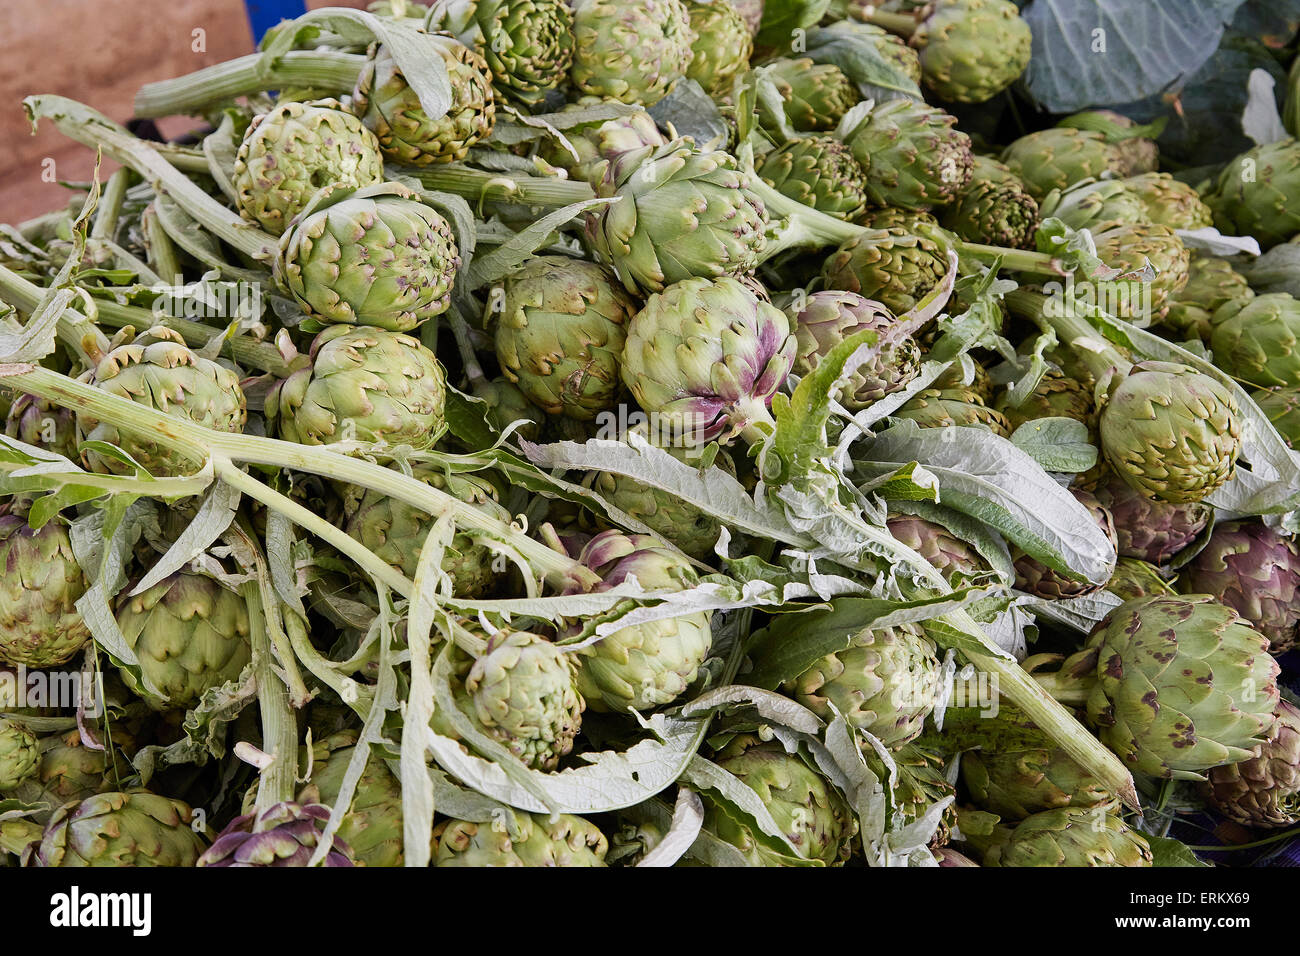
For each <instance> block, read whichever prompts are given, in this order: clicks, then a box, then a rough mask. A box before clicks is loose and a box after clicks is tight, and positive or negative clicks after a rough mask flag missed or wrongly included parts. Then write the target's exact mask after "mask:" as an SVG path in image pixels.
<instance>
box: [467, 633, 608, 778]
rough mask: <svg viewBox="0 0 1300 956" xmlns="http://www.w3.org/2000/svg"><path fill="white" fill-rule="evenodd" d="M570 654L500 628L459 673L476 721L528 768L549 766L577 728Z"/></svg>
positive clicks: (576, 699)
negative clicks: (461, 672) (485, 646)
mask: <svg viewBox="0 0 1300 956" xmlns="http://www.w3.org/2000/svg"><path fill="white" fill-rule="evenodd" d="M574 677H575V664H574V659H573V655H572V654H571V653H569V652H568V651H566V650H564V649H563V648H561V647H557V646H556V645H554V644H552V643H551V642H550V641H547V640H545V639H543V638H540V637H538V636H537V635H536V634H529V633H528V632H527V631H512V630H503V631H499V632H497V633H496V634H493V635H492V636H491V637H490V638H488V642H487V650H486V651H485V652H484V653H483V654H482V655H480V656H479V657H478V658H477V659H475V660H474V661H473V662H472V664H470V665H469V667H468V670H467V672H466V673H465V674H464V685H465V692H466V693H467V694H468V696H469V701H470V705H471V706H472V708H473V711H474V714H475V716H476V717H477V718H478V720H479V723H481V724H482V725H483V727H484V728H486V729H487V731H488V733H490V734H491V735H492V736H494V737H496V738H497V739H499V740H500V741H501V742H502V743H503V744H505V745H506V747H508V748H509V749H510V752H511V753H513V754H514V755H515V756H516V757H518V758H519V759H520V760H521V761H523V762H524V763H525V764H527V765H528V766H530V767H533V768H535V769H538V770H554V769H555V768H556V766H557V765H558V764H559V762H560V758H561V757H563V756H564V755H565V754H567V753H568V752H569V751H570V750H572V749H573V738H574V737H576V736H577V735H578V730H579V728H580V727H581V726H582V711H583V709H584V704H583V700H582V697H580V696H579V695H578V691H577V689H576V687H575V684H574Z"/></svg>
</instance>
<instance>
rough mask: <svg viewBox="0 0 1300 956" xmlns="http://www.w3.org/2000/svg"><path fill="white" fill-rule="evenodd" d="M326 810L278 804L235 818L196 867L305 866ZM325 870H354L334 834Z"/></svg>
mask: <svg viewBox="0 0 1300 956" xmlns="http://www.w3.org/2000/svg"><path fill="white" fill-rule="evenodd" d="M329 817H330V810H329V807H322V806H319V805H317V804H309V805H307V806H302V805H300V804H297V803H287V802H286V803H277V804H275V805H274V806H272V807H268V808H267V809H266V810H264V811H262V812H261V813H260V814H259V813H246V814H244V815H243V816H240V817H235V819H233V820H231V821H230V824H229V825H228V826H227V827H226V828H225V829H224V830H222V831H221V833H220V834H219V835H218V836H217V838H216V839H215V840H213V841H212V846H210V847H208V848H207V849H206V850H204V851H203V855H202V856H201V857H199V859H198V861H197V863H196V865H197V866H215V867H254V866H256V867H262V866H268V867H292V866H306V865H307V864H308V863H309V862H310V861H311V858H312V856H313V855H314V854H315V853H316V847H317V846H319V845H320V838H321V831H322V830H324V828H325V822H326V821H327V820H329ZM323 865H324V866H355V865H356V864H355V863H354V862H353V857H352V850H351V848H350V847H349V846H348V845H347V844H346V843H344V842H343V841H342V840H341V839H339V837H338V835H337V834H335V836H334V840H333V844H332V846H331V847H330V849H329V852H327V853H326V854H325V859H324V861H323Z"/></svg>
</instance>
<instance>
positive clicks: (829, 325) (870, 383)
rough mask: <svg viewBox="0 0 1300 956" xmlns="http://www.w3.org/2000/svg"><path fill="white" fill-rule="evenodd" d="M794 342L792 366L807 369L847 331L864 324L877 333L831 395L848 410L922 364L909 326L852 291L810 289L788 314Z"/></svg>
mask: <svg viewBox="0 0 1300 956" xmlns="http://www.w3.org/2000/svg"><path fill="white" fill-rule="evenodd" d="M790 319H791V323H792V324H793V325H794V335H795V340H796V341H797V342H798V344H799V350H798V353H797V354H796V355H795V360H794V371H795V372H796V373H797V374H798V375H800V376H804V375H807V374H808V373H810V372H811V371H812V370H813V369H815V368H816V367H817V365H818V364H819V363H820V362H821V360H822V359H823V358H824V357H825V356H826V354H827V353H828V352H830V351H831V350H832V349H834V348H835V347H836V346H837V345H839V344H840V343H841V342H843V341H844V340H845V339H847V338H849V337H850V336H853V335H856V334H858V333H859V332H865V331H867V330H868V329H870V330H872V331H875V332H876V333H877V335H878V336H879V338H878V340H877V342H876V344H875V345H874V346H873V347H872V350H871V356H870V358H868V359H867V360H866V361H865V362H863V363H862V364H861V365H859V366H858V367H857V369H856V370H855V371H853V372H852V373H851V374H850V375H849V377H848V381H847V382H845V384H844V386H843V387H842V388H841V389H840V390H839V391H838V392H836V394H835V395H833V396H832V397H833V398H835V399H837V400H838V401H839V402H840V403H841V404H842V405H843V406H844V407H845V408H847V409H848V410H849V411H854V412H856V411H859V410H861V409H863V408H866V407H867V406H868V405H870V404H871V403H872V402H875V401H878V400H880V399H881V398H884V397H885V396H886V395H888V394H890V393H891V392H896V391H898V390H899V389H901V388H904V387H905V386H906V385H907V383H908V382H910V381H911V380H912V379H914V378H915V377H916V375H917V372H919V371H920V368H921V350H920V348H919V347H918V346H917V344H916V341H915V340H914V339H913V338H912V336H911V334H910V332H911V329H910V328H909V327H908V326H907V325H906V324H905V323H903V322H902V321H900V320H899V319H897V318H896V317H894V316H893V315H892V314H890V312H889V310H888V309H886V308H885V307H884V306H883V305H881V304H880V303H879V302H872V301H871V300H870V299H864V298H863V297H862V296H860V295H856V294H855V293H852V292H835V291H827V292H815V293H813V294H812V295H810V296H808V298H807V300H806V301H805V303H804V309H803V311H802V312H799V313H797V314H794V315H791V316H790Z"/></svg>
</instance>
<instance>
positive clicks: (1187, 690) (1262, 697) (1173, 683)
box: [1062, 594, 1278, 780]
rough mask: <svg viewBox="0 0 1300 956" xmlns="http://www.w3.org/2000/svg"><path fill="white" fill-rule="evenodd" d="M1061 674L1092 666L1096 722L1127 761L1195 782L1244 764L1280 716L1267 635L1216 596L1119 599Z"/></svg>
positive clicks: (1084, 673)
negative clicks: (1217, 770)
mask: <svg viewBox="0 0 1300 956" xmlns="http://www.w3.org/2000/svg"><path fill="white" fill-rule="evenodd" d="M1062 670H1063V671H1064V672H1068V673H1072V674H1076V675H1079V676H1080V677H1082V678H1083V679H1085V680H1086V679H1087V678H1088V677H1089V672H1091V676H1092V677H1095V683H1093V684H1092V687H1091V689H1090V691H1089V693H1088V701H1087V710H1088V719H1089V720H1090V721H1091V722H1092V724H1093V725H1094V726H1095V727H1097V728H1098V731H1099V736H1100V737H1101V740H1102V742H1103V743H1105V744H1106V745H1107V746H1108V747H1110V749H1111V750H1113V751H1115V753H1116V754H1117V755H1118V756H1119V758H1120V759H1121V760H1123V761H1124V762H1125V763H1126V764H1128V766H1129V767H1131V768H1132V769H1133V770H1136V771H1138V772H1141V773H1145V774H1149V775H1151V776H1154V777H1164V778H1173V779H1192V780H1197V779H1201V774H1202V773H1204V771H1206V770H1209V769H1211V768H1213V767H1220V766H1223V765H1224V764H1229V763H1235V762H1238V761H1241V760H1245V759H1247V758H1249V757H1251V756H1253V755H1254V753H1255V748H1256V747H1258V746H1259V745H1260V744H1261V743H1263V742H1264V740H1265V739H1266V738H1267V735H1268V734H1269V732H1270V731H1271V730H1272V727H1273V724H1274V722H1275V720H1276V717H1275V715H1274V711H1275V709H1276V708H1277V703H1278V687H1277V675H1278V666H1277V662H1276V661H1274V660H1273V658H1272V657H1270V656H1269V654H1268V641H1267V640H1266V639H1265V638H1264V637H1263V635H1261V634H1260V633H1259V632H1258V631H1256V630H1255V629H1253V628H1252V627H1250V626H1249V624H1247V623H1246V622H1245V621H1244V620H1242V619H1241V618H1240V617H1238V616H1237V614H1236V612H1234V611H1233V610H1232V609H1231V608H1230V607H1227V606H1226V605H1224V604H1222V603H1220V602H1219V601H1217V600H1216V599H1214V598H1212V597H1210V596H1209V595H1204V594H1199V595H1188V596H1173V595H1159V596H1155V597H1147V598H1139V599H1138V600H1136V601H1129V602H1128V603H1126V604H1122V605H1120V606H1119V607H1118V608H1116V609H1115V610H1114V611H1112V612H1111V613H1110V614H1109V615H1107V617H1106V618H1105V619H1104V620H1103V621H1102V622H1101V623H1100V624H1099V625H1098V626H1097V628H1096V629H1095V630H1094V631H1093V633H1092V636H1091V637H1090V638H1089V639H1088V645H1087V648H1086V649H1085V650H1084V651H1082V652H1080V653H1079V654H1077V655H1075V657H1073V658H1070V659H1068V660H1067V661H1066V662H1065V664H1063V665H1062Z"/></svg>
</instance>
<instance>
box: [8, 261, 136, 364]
mask: <svg viewBox="0 0 1300 956" xmlns="http://www.w3.org/2000/svg"><path fill="white" fill-rule="evenodd" d="M46 293H47V290H45V289H42V288H41V287H40V286H38V285H33V284H32V283H30V282H28V281H27V280H26V279H24V278H23V277H22V276H20V275H18V273H16V272H13V271H12V270H10V269H8V268H6V267H5V266H3V265H0V300H3V301H5V302H7V303H8V304H9V305H12V306H13V307H14V308H15V309H17V310H18V311H20V312H27V313H32V312H35V311H36V309H37V308H39V307H40V304H41V299H42V298H44V296H45V295H46ZM140 311H141V312H148V310H146V309H141V310H140ZM149 314H150V315H152V313H149ZM149 324H150V325H153V324H154V323H153V322H150V323H149ZM137 325H138V323H137ZM57 333H58V336H59V340H60V341H61V342H63V344H64V345H66V346H67V347H68V348H70V349H72V351H73V352H75V353H76V354H77V355H78V356H79V357H80V358H81V361H82V362H84V363H85V365H86V367H87V368H93V367H94V366H95V365H96V364H98V362H99V360H100V358H102V357H103V356H104V355H105V354H106V353H107V352H108V346H109V342H108V336H106V335H105V334H104V333H103V332H102V331H100V329H99V327H98V326H96V325H95V323H94V322H91V321H90V320H89V319H88V318H86V316H85V315H83V314H82V313H80V312H78V311H77V310H76V309H64V310H63V311H62V312H61V313H60V314H59V323H58V328H57Z"/></svg>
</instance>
